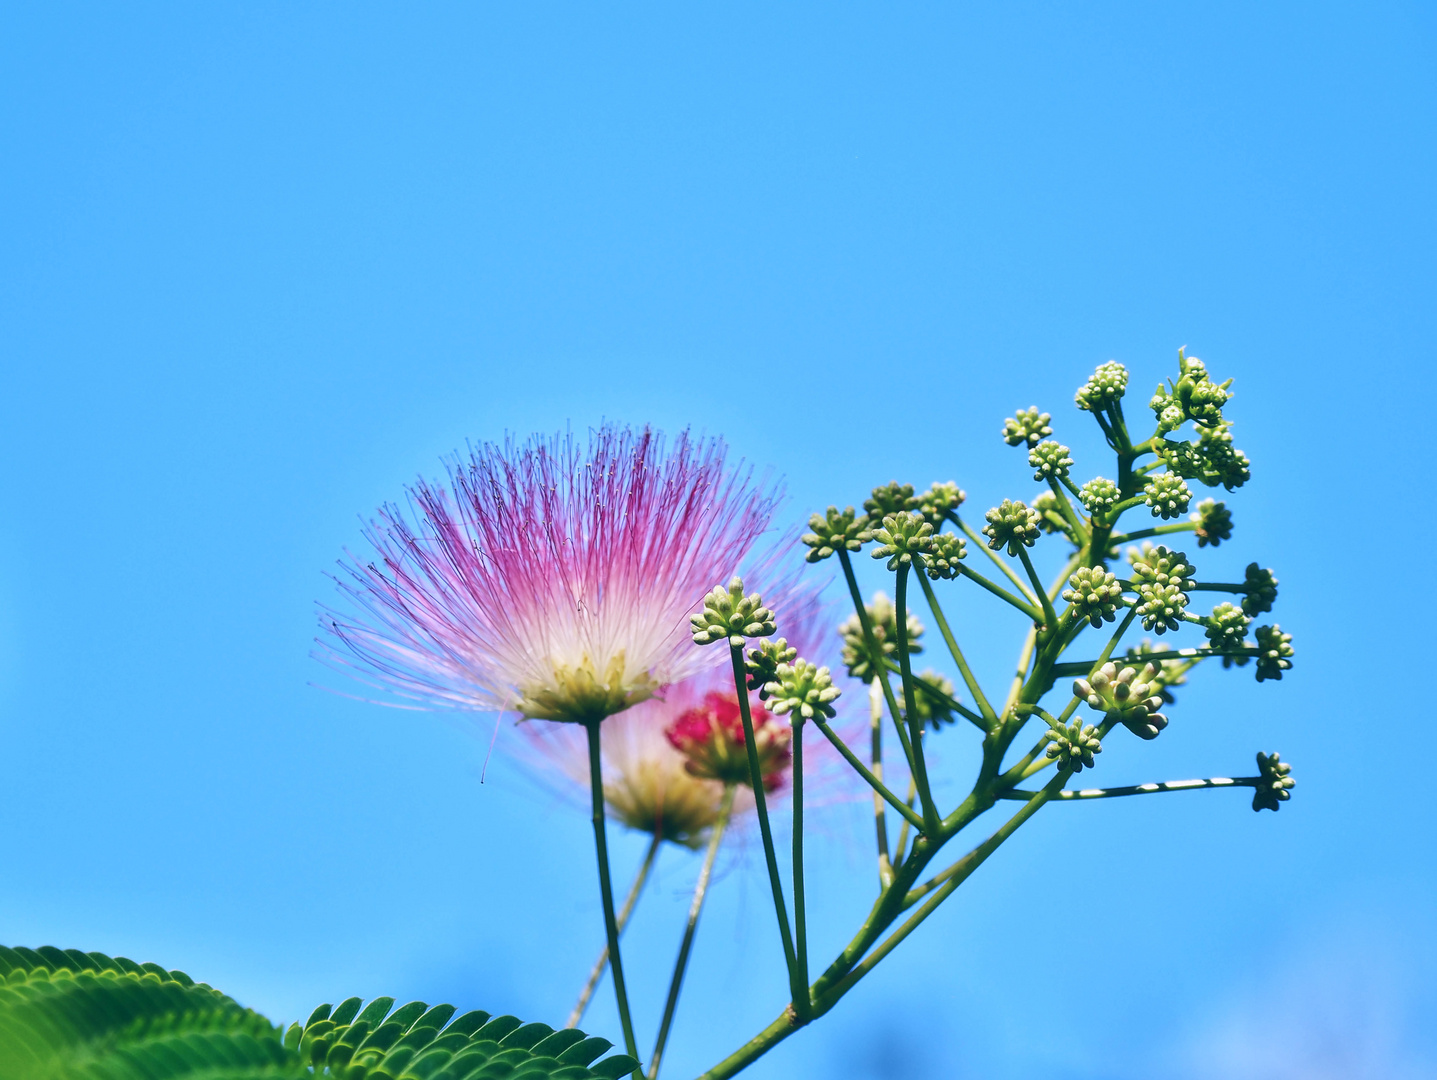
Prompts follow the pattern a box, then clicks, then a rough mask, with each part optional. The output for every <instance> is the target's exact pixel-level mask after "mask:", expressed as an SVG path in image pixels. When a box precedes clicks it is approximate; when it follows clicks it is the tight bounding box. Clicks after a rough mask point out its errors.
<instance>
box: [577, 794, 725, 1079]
mask: <svg viewBox="0 0 1437 1080" xmlns="http://www.w3.org/2000/svg"><path fill="white" fill-rule="evenodd" d="M735 790H736V788H735V785H733V784H725V785H724V789H723V799H722V801H721V802H720V803H719V812H718V817H717V818H716V819H715V820H714V825H713V833H712V835H710V836H709V846H708V850H707V851H705V852H704V862H703V866H702V867H700V868H699V880H698V883H697V884H696V885H695V886H694V898H693V902H692V903H690V904H689V921H688V924H687V925H686V926H685V927H684V939H683V942H682V943H681V944H680V945H679V958H678V960H677V961H676V962H675V963H674V975H673V978H672V979H670V980H669V997H668V1000H667V1001H666V1002H664V1018H663V1020H662V1021H660V1023H659V1037H658V1039H657V1040H656V1041H655V1042H654V1054H653V1057H652V1058H650V1059H649V1080H654V1078H655V1077H656V1076H658V1075H659V1061H660V1060H661V1059H662V1058H663V1056H664V1045H665V1044H666V1043H667V1042H668V1040H669V1028H670V1026H671V1025H672V1024H673V1022H674V1010H675V1009H677V1008H678V1004H679V991H680V990H681V989H682V988H683V984H684V970H685V969H686V968H687V967H688V965H689V950H690V949H692V948H693V944H694V931H696V930H697V929H698V925H699V913H700V912H701V911H703V909H704V898H705V897H706V896H707V895H708V891H709V878H710V876H711V875H712V874H713V868H714V858H715V857H716V856H717V855H718V849H719V842H720V841H722V840H723V834H724V829H725V827H727V825H728V819H729V814H731V813H732V812H733V797H734V791H735ZM571 1026H572V1025H571Z"/></svg>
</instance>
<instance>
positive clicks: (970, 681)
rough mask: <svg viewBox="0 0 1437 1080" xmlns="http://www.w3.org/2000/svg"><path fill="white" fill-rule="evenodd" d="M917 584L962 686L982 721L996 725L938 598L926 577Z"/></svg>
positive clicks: (920, 575) (991, 710)
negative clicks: (920, 587) (980, 714)
mask: <svg viewBox="0 0 1437 1080" xmlns="http://www.w3.org/2000/svg"><path fill="white" fill-rule="evenodd" d="M918 584H919V585H921V586H922V587H923V598H924V599H925V600H927V601H928V610H929V611H931V612H933V621H934V622H936V623H937V624H938V632H939V633H941V634H942V635H943V642H944V644H946V645H947V646H948V652H949V653H950V654H951V655H952V657H953V662H954V663H955V664H957V665H958V673H959V674H960V675H962V676H963V685H964V686H966V687H968V693H970V694H972V695H973V701H974V703H975V704H976V705H977V706H978V710H979V711H980V712H981V713H982V714H983V719H984V720H986V721H988V723H989V724H990V725H991V724H996V723H997V722H998V714H997V713H995V712H994V711H993V706H992V705H990V704H989V703H988V698H987V697H986V696H984V694H983V688H982V687H981V686H979V685H978V680H977V679H976V678H975V677H974V676H973V672H972V671H971V670H969V668H968V661H967V660H966V659H965V658H964V656H963V650H962V649H960V648H959V647H958V642H957V641H956V640H955V639H954V637H953V631H952V630H950V629H949V628H948V620H947V619H946V618H944V617H943V609H942V608H941V607H940V606H939V605H938V597H937V596H936V595H935V594H934V592H933V586H932V585H931V584H930V583H929V581H928V578H927V575H925V574H919V575H918Z"/></svg>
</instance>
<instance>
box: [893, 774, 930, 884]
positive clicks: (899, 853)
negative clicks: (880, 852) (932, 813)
mask: <svg viewBox="0 0 1437 1080" xmlns="http://www.w3.org/2000/svg"><path fill="white" fill-rule="evenodd" d="M916 798H918V788H917V786H916V785H915V784H914V783H913V777H911V776H910V777H909V778H908V799H907V801H906V802H905V803H904V805H905V806H907V807H908V808H909V809H910V810H912V809H913V800H914V799H916ZM914 823H916V824H917V825H918V831H919V832H920V833H921V832H922V831H923V824H922V821H921V820H920V819H919V817H918V815H917V814H914V815H913V818H912V821H911V822H910V820H909V819H908V818H907V817H905V818H904V819H903V828H901V829H899V830H898V844H897V846H896V847H895V848H894V849H893V853H894V862H895V864H896V865H902V863H903V853H904V852H905V851H906V850H907V849H908V830H909V828H910V826H911V825H912V824H914Z"/></svg>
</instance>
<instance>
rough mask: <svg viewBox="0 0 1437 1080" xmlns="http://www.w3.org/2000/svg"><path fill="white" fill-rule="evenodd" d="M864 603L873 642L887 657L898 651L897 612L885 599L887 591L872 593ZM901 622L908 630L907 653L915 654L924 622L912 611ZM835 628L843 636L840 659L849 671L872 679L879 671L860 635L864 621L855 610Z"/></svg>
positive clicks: (863, 679)
mask: <svg viewBox="0 0 1437 1080" xmlns="http://www.w3.org/2000/svg"><path fill="white" fill-rule="evenodd" d="M866 607H867V611H868V624H869V626H871V627H872V628H873V640H874V643H875V644H876V645H877V646H878V649H879V651H880V652H881V653H882V654H883V657H884V659H885V660H886V659H887V658H888V657H890V656H892V655H893V654H894V653H896V652H897V651H898V612H897V610H896V609H895V608H894V607H893V601H892V600H890V599H888V594H887V593H883V592H877V593H874V594H873V599H872V601H871V602H869V603H868V604H867V605H866ZM904 622H905V629H906V631H907V634H908V653H909V655H910V656H916V655H918V654H919V653H921V652H922V651H923V643H922V641H921V640H920V639H921V638H922V637H923V624H922V623H921V622H919V621H918V616H916V615H914V614H913V613H912V612H911V611H910V612H909V613H908V618H907V619H905V620H904ZM838 632H839V634H840V635H841V636H842V638H843V662H844V664H845V665H846V666H847V667H848V674H849V675H851V676H852V677H853V678H855V679H861V680H862V681H864V682H866V683H867V682H872V681H873V677H874V676H875V675H876V674H877V673H878V672H877V669H876V667H875V665H874V663H873V659H872V657H871V656H870V654H869V651H868V644H867V642H866V641H865V640H864V638H863V623H862V622H861V621H860V620H859V618H858V616H857V614H854V615H850V616H849V617H848V619H847V620H846V621H845V622H844V623H843V625H842V626H840V627H839V628H838Z"/></svg>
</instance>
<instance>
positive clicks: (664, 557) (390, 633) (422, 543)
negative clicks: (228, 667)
mask: <svg viewBox="0 0 1437 1080" xmlns="http://www.w3.org/2000/svg"><path fill="white" fill-rule="evenodd" d="M408 494H409V500H408V507H407V508H404V507H396V506H385V507H383V508H381V510H380V511H379V513H378V516H377V518H376V519H375V520H374V521H373V522H371V523H370V525H369V527H368V529H367V530H366V531H365V536H366V538H367V539H368V540H369V542H370V544H371V545H372V546H373V548H374V550H375V553H376V555H375V558H373V559H372V560H363V561H361V560H357V559H356V560H353V561H352V562H348V563H344V564H342V565H344V568H345V570H346V571H347V574H346V575H345V576H344V577H342V578H340V579H337V580H338V584H339V587H340V589H341V590H342V591H343V592H344V593H346V594H347V595H348V597H349V598H350V599H351V600H352V601H353V608H354V611H353V612H352V613H349V614H342V613H339V612H336V611H331V610H328V609H326V610H325V612H324V624H325V627H326V629H327V630H328V631H329V632H330V633H331V634H332V635H333V638H334V639H335V642H336V644H337V645H339V646H340V648H333V647H331V648H329V649H328V650H327V652H328V656H329V657H330V658H331V659H333V660H336V661H338V662H340V663H342V664H347V665H348V666H349V667H351V668H352V669H354V671H355V673H356V674H357V675H360V676H361V677H365V676H367V677H368V678H369V680H370V681H371V682H374V683H376V684H377V685H379V686H381V687H383V688H386V689H388V690H391V691H393V692H394V693H396V694H398V695H399V696H401V697H406V698H409V699H410V700H413V701H415V702H417V703H419V704H420V705H421V706H423V707H429V708H456V709H471V710H484V711H488V710H510V709H512V710H516V711H518V712H520V713H522V714H523V715H524V716H526V717H530V718H538V719H547V720H567V721H577V722H587V721H592V720H597V719H602V718H603V717H605V716H610V715H612V714H614V713H617V712H620V711H622V710H624V709H627V708H628V707H630V706H632V705H634V704H636V703H638V702H641V701H644V700H645V699H647V698H650V697H652V696H654V695H655V694H656V693H658V692H659V691H660V690H661V689H662V688H663V687H664V686H666V685H668V684H670V683H677V682H681V681H683V680H684V679H687V678H690V677H692V676H694V675H695V674H697V673H698V672H700V671H703V670H706V669H710V668H712V667H714V666H715V665H716V664H718V663H721V662H722V661H723V660H724V659H725V658H724V657H723V655H722V654H721V652H719V651H718V650H706V649H699V648H696V647H695V646H694V645H693V643H692V641H691V638H690V634H689V625H688V615H689V614H690V613H691V612H692V611H694V610H696V609H697V606H698V605H699V604H700V603H701V602H702V598H703V596H704V594H705V593H706V592H707V591H708V590H709V589H711V588H712V587H713V586H714V584H715V583H716V582H720V581H727V580H728V578H729V577H730V576H731V575H733V574H734V573H736V572H738V571H739V570H740V567H741V564H742V563H743V562H744V561H745V558H746V557H747V556H748V555H749V553H750V551H751V549H752V548H753V546H754V543H755V542H756V541H757V539H758V538H759V536H760V535H761V534H762V533H763V532H764V531H765V530H766V529H767V528H768V524H769V520H770V518H771V517H772V514H773V510H774V505H775V496H774V492H773V491H772V490H770V489H768V488H766V487H764V486H763V485H759V484H755V483H754V482H753V480H752V474H751V472H749V471H742V470H738V469H731V468H729V467H728V466H727V464H726V461H725V447H724V445H723V443H722V442H720V441H718V440H716V439H695V438H692V437H691V436H690V435H689V434H688V433H687V432H684V433H682V434H680V435H679V436H678V437H677V438H676V439H675V440H674V441H673V444H672V446H667V447H666V446H665V443H664V440H663V438H662V436H660V435H658V434H657V433H655V432H653V431H651V430H650V429H648V428H643V429H641V430H637V431H634V430H630V429H627V428H620V427H616V426H612V425H606V426H604V427H602V428H599V429H598V430H596V431H592V432H591V433H590V436H589V439H588V441H587V445H584V446H580V445H579V444H578V443H577V441H576V440H575V439H574V437H573V435H572V434H563V435H559V436H556V437H554V438H549V439H543V438H538V437H536V438H532V439H530V440H528V441H526V442H523V443H516V442H515V441H513V440H512V439H511V440H509V441H507V442H506V443H505V444H504V445H503V446H502V447H501V446H498V445H495V444H492V443H485V444H482V445H480V446H479V447H477V448H471V450H470V452H469V454H468V455H467V457H460V458H456V459H455V460H453V461H451V462H450V463H449V479H448V483H447V484H431V483H427V482H424V481H420V482H419V483H417V484H416V485H415V486H414V487H413V488H412V489H410V491H409V492H408Z"/></svg>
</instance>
